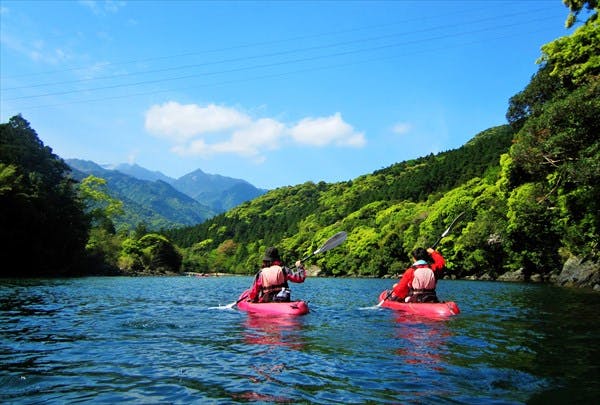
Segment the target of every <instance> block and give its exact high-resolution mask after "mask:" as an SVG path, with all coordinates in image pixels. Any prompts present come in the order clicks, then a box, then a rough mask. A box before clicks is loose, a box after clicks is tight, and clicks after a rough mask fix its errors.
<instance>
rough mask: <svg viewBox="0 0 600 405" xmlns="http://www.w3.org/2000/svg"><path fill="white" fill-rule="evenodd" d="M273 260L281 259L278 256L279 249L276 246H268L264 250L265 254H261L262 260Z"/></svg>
mask: <svg viewBox="0 0 600 405" xmlns="http://www.w3.org/2000/svg"><path fill="white" fill-rule="evenodd" d="M275 260H278V261H281V259H280V258H279V251H278V250H277V248H276V247H273V246H271V247H268V248H267V250H266V251H265V255H264V256H263V261H265V262H274V261H275Z"/></svg>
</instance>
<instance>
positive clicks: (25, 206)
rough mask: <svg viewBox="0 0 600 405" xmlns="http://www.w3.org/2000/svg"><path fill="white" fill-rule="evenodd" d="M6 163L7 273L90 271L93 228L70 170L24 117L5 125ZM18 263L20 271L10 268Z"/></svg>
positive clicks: (1, 139) (0, 206)
mask: <svg viewBox="0 0 600 405" xmlns="http://www.w3.org/2000/svg"><path fill="white" fill-rule="evenodd" d="M0 165H1V166H0V173H1V174H0V189H1V190H2V192H1V193H0V229H2V232H1V235H0V262H2V263H4V264H5V265H3V266H2V270H1V274H2V275H3V276H11V277H30V276H67V275H74V274H82V273H83V272H85V268H84V267H85V262H84V261H85V258H86V254H85V245H86V243H87V239H88V232H89V229H90V224H89V221H88V219H87V217H86V215H85V213H84V209H83V204H82V202H81V201H80V199H79V198H78V196H77V192H76V189H75V182H74V181H73V180H72V179H71V177H70V176H69V173H70V169H69V166H68V165H67V164H66V163H65V162H64V161H63V160H62V159H60V158H59V157H57V156H56V155H55V154H53V153H52V149H51V148H49V147H47V146H45V145H44V144H43V143H42V141H40V139H39V137H38V135H37V133H36V132H35V131H34V130H33V129H32V128H31V127H30V125H29V122H27V121H26V120H25V119H23V117H21V116H20V115H17V116H14V117H12V118H11V119H10V120H9V122H8V123H6V124H0ZM15 262H17V263H18V264H17V265H16V266H14V267H10V266H7V265H6V263H15Z"/></svg>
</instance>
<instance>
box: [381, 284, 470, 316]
mask: <svg viewBox="0 0 600 405" xmlns="http://www.w3.org/2000/svg"><path fill="white" fill-rule="evenodd" d="M387 294H388V291H387V290H385V291H383V292H382V293H381V294H379V302H382V301H383V303H382V304H381V305H380V306H381V307H384V308H389V309H393V310H395V311H402V312H406V313H410V314H414V315H420V316H425V317H430V318H445V317H449V316H453V315H458V314H459V313H460V309H458V305H456V303H455V302H454V301H447V302H435V303H434V302H426V303H418V302H399V301H391V300H386V299H385V297H386V296H387Z"/></svg>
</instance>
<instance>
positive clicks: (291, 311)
mask: <svg viewBox="0 0 600 405" xmlns="http://www.w3.org/2000/svg"><path fill="white" fill-rule="evenodd" d="M247 295H248V290H246V291H244V292H243V293H242V294H241V295H240V298H239V299H238V302H237V307H238V308H239V309H241V310H242V311H246V312H249V313H252V314H259V315H292V316H296V315H304V314H307V313H308V303H307V302H306V301H290V302H265V303H258V302H251V301H248V300H247V299H246V296H247Z"/></svg>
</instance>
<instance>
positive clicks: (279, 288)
mask: <svg viewBox="0 0 600 405" xmlns="http://www.w3.org/2000/svg"><path fill="white" fill-rule="evenodd" d="M305 279H306V270H305V269H304V266H303V264H302V261H301V260H298V261H297V262H296V269H290V268H288V267H285V266H283V264H282V263H281V257H280V256H279V251H278V250H277V248H276V247H273V246H272V247H269V248H267V250H266V251H265V255H264V256H263V260H262V268H261V269H260V271H259V272H258V274H257V275H256V278H255V279H254V283H253V284H252V287H251V288H250V292H249V293H248V298H249V299H250V300H251V301H252V302H261V303H262V302H289V301H290V288H289V285H288V281H291V282H294V283H303V282H304V280H305Z"/></svg>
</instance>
